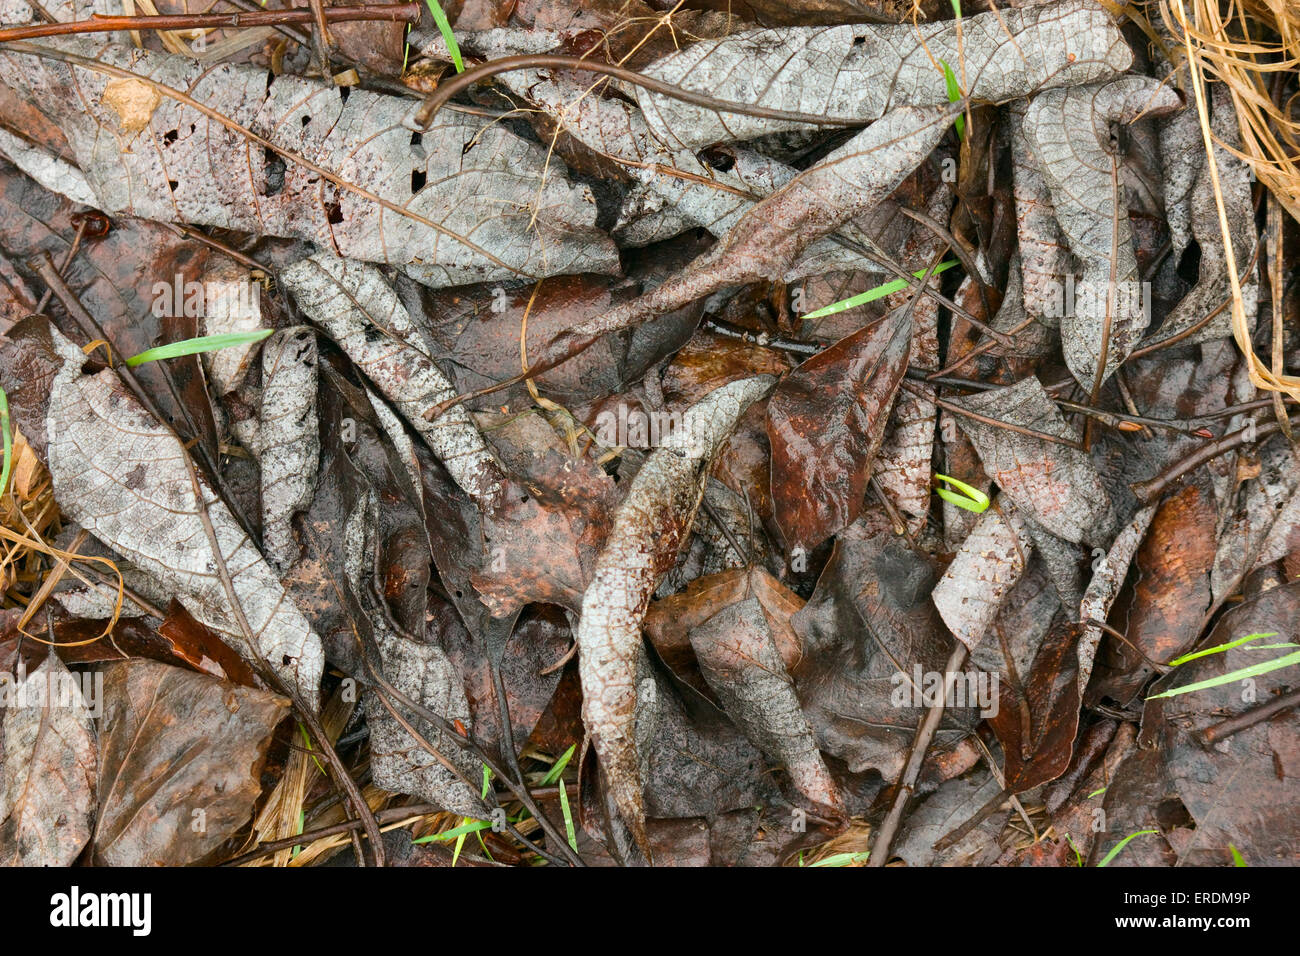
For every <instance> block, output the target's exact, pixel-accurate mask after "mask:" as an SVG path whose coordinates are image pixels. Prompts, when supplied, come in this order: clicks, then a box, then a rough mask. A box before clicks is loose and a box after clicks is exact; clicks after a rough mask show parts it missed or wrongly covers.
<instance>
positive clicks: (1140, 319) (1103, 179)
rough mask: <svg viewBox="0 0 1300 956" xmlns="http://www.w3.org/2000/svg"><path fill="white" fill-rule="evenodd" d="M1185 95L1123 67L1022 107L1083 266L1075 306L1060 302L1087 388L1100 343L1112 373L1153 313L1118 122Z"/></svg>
mask: <svg viewBox="0 0 1300 956" xmlns="http://www.w3.org/2000/svg"><path fill="white" fill-rule="evenodd" d="M1181 105H1182V101H1181V99H1180V98H1179V96H1178V94H1177V93H1176V92H1175V91H1174V90H1171V89H1169V88H1168V87H1166V86H1164V85H1162V84H1161V83H1160V81H1158V80H1153V79H1149V78H1147V77H1142V76H1126V77H1123V78H1121V79H1118V80H1113V81H1111V82H1109V83H1101V84H1096V85H1093V86H1076V87H1071V88H1068V89H1053V90H1046V91H1044V92H1042V93H1040V94H1038V96H1036V97H1035V98H1034V100H1033V102H1032V103H1030V104H1029V109H1028V111H1027V112H1026V114H1025V128H1024V131H1025V136H1026V138H1027V139H1028V140H1029V142H1030V144H1031V145H1032V148H1033V151H1034V157H1035V159H1037V161H1038V164H1039V167H1040V169H1041V170H1042V173H1043V178H1044V179H1045V180H1046V182H1047V186H1048V189H1049V190H1050V191H1051V198H1052V205H1053V206H1054V207H1055V209H1056V218H1057V221H1058V223H1059V224H1060V227H1061V232H1062V233H1063V234H1064V235H1065V237H1066V239H1067V240H1068V241H1069V244H1070V251H1071V252H1073V253H1074V255H1075V257H1076V258H1077V259H1078V260H1079V262H1080V264H1081V266H1082V274H1081V277H1080V281H1079V285H1078V287H1077V288H1076V292H1075V300H1074V308H1073V309H1072V310H1071V309H1069V308H1065V309H1063V312H1064V313H1065V314H1063V315H1062V316H1061V341H1062V343H1063V345H1064V348H1065V362H1066V364H1067V365H1068V366H1069V367H1070V371H1071V372H1072V373H1073V374H1074V377H1075V378H1076V379H1078V381H1079V382H1080V384H1082V385H1083V386H1084V388H1086V389H1091V388H1092V387H1093V383H1094V382H1095V381H1096V379H1097V373H1098V367H1099V366H1100V364H1101V362H1102V360H1103V359H1102V356H1103V352H1104V354H1105V363H1106V364H1105V369H1104V370H1103V372H1102V375H1101V378H1102V379H1103V380H1105V379H1106V378H1108V377H1110V375H1111V374H1113V373H1114V371H1115V369H1117V368H1119V366H1120V364H1121V363H1122V362H1123V361H1124V360H1125V359H1126V358H1128V356H1129V353H1130V352H1132V351H1133V349H1134V347H1135V346H1136V345H1137V343H1138V339H1140V338H1141V337H1142V333H1143V332H1144V331H1145V329H1146V326H1147V324H1148V323H1149V322H1150V320H1151V317H1150V315H1148V314H1147V313H1146V311H1145V309H1144V308H1143V301H1144V297H1143V295H1142V292H1141V286H1140V282H1139V275H1138V267H1137V256H1136V255H1135V254H1134V251H1133V231H1132V228H1131V227H1130V225H1129V218H1128V207H1127V206H1126V205H1125V202H1124V195H1123V186H1122V185H1121V182H1120V177H1119V172H1118V168H1119V167H1118V163H1119V160H1118V158H1117V156H1116V151H1115V149H1114V148H1113V147H1112V145H1111V139H1112V134H1111V124H1112V123H1128V122H1132V121H1133V120H1135V119H1136V118H1137V117H1139V116H1141V115H1157V116H1158V115H1160V114H1161V113H1164V112H1168V111H1170V110H1173V109H1176V108H1178V107H1179V106H1181ZM1107 329H1109V331H1107Z"/></svg>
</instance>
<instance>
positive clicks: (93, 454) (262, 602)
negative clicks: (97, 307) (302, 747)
mask: <svg viewBox="0 0 1300 956" xmlns="http://www.w3.org/2000/svg"><path fill="white" fill-rule="evenodd" d="M50 335H51V336H52V338H53V340H54V343H55V346H56V348H57V349H58V350H59V355H60V357H61V358H62V360H63V366H62V368H61V369H60V370H59V371H58V373H57V374H56V375H55V377H54V380H53V382H52V383H51V388H50V398H49V407H48V412H47V416H46V430H47V433H48V435H49V468H50V475H51V477H52V478H53V481H54V495H55V498H56V499H57V501H58V502H59V507H60V508H62V509H63V512H64V513H65V514H66V515H68V516H69V517H71V518H73V519H74V520H76V521H77V522H79V523H80V524H81V525H82V527H84V528H86V529H87V530H88V531H90V532H91V533H92V534H93V535H95V537H97V538H99V539H100V540H101V541H103V542H104V543H105V544H107V545H108V546H109V547H111V548H113V549H114V550H115V551H117V552H118V553H120V554H122V555H123V556H125V557H127V558H129V559H130V561H131V562H132V563H133V564H134V565H135V566H136V567H137V568H139V569H140V570H141V571H143V572H144V573H146V574H147V575H149V576H150V577H151V578H153V579H155V580H156V581H157V582H158V583H159V584H160V585H161V586H162V587H163V588H165V589H166V590H168V591H169V592H171V593H172V594H174V595H175V596H176V597H177V598H179V599H180V601H181V603H183V604H184V605H185V607H186V609H187V610H188V611H189V612H190V613H191V614H193V615H194V617H196V618H197V619H198V620H199V621H201V622H202V623H204V624H206V625H207V626H208V627H210V628H212V629H213V630H215V631H217V632H218V633H219V634H220V635H221V636H222V639H223V640H225V641H226V642H227V643H229V644H230V645H231V646H232V647H234V648H235V649H236V650H237V651H238V652H239V654H240V656H241V657H243V658H244V659H245V660H246V661H248V662H249V663H250V664H251V665H253V666H254V667H256V666H258V664H259V658H261V659H262V660H264V661H265V662H266V663H267V665H269V666H270V667H271V668H272V669H273V670H274V671H275V672H276V673H277V674H279V676H280V677H281V678H282V679H283V680H284V681H285V682H287V683H288V684H290V685H291V686H294V687H296V688H297V690H298V692H299V693H300V694H301V695H302V698H303V699H304V700H305V701H307V703H308V705H309V706H315V704H316V702H317V700H318V697H319V685H320V678H321V671H322V668H323V666H324V659H323V656H322V652H321V643H320V638H319V637H318V636H317V635H316V633H315V632H314V631H313V630H312V628H311V625H310V624H309V623H308V622H307V619H306V618H305V617H304V616H303V614H302V612H301V611H300V610H299V609H298V608H297V606H296V605H295V604H294V603H293V601H292V600H290V598H289V596H288V595H287V594H286V593H285V590H284V588H283V587H282V586H281V585H280V582H279V580H278V578H277V576H276V574H275V572H274V571H272V570H271V568H270V566H269V565H268V564H267V563H266V560H265V559H264V558H263V557H262V555H261V553H260V552H259V551H258V550H257V546H256V545H255V544H254V543H253V541H252V540H251V539H250V538H249V537H248V535H247V534H246V533H245V532H244V530H243V529H242V528H241V527H240V526H239V523H238V522H237V521H236V520H235V518H234V516H233V515H232V514H231V513H230V511H229V509H228V508H227V507H226V505H225V503H224V502H223V501H222V500H221V498H220V496H219V495H217V494H216V492H214V491H213V490H212V488H211V487H209V485H208V484H207V482H206V480H204V479H203V477H202V476H201V475H200V476H199V478H198V483H199V490H200V492H201V493H202V495H203V500H202V502H201V503H200V501H199V500H198V499H196V498H195V493H194V487H193V485H192V483H191V478H190V470H189V466H188V465H187V462H186V451H185V449H184V448H183V447H182V445H181V443H180V441H179V440H178V439H177V438H176V436H175V434H174V433H172V432H171V431H170V430H168V429H167V428H165V427H164V426H162V425H160V424H159V423H158V422H157V421H156V420H155V419H154V418H153V416H151V415H150V414H149V413H148V412H147V411H145V409H144V408H143V407H141V406H140V404H139V402H137V401H136V399H135V398H134V397H133V396H132V395H131V394H130V392H128V391H127V390H126V389H125V388H124V387H123V385H122V383H121V381H120V380H119V379H118V377H117V376H116V375H115V374H114V373H113V372H112V371H109V370H107V369H106V370H104V371H101V372H98V373H97V374H94V375H84V374H82V371H81V367H82V364H83V362H84V361H85V356H84V355H83V354H82V352H81V350H80V349H78V348H77V347H76V346H74V345H73V344H72V343H71V342H69V341H68V340H67V339H66V338H64V337H63V336H62V335H61V334H60V333H59V332H58V331H57V330H56V329H54V328H53V327H51V328H50ZM200 508H203V509H205V510H206V511H207V513H208V515H209V516H210V518H211V521H212V525H213V529H214V530H215V532H216V538H217V542H218V544H219V545H220V548H221V557H222V560H223V562H224V563H225V565H226V567H227V568H228V569H229V573H230V578H231V582H232V583H233V585H234V590H235V595H236V597H237V598H238V599H239V602H240V604H241V606H242V608H243V613H244V615H245V616H246V617H247V619H248V624H249V627H250V629H251V631H252V634H253V638H254V640H255V641H256V642H257V647H256V648H255V649H254V648H249V647H248V646H247V644H246V642H245V640H244V634H243V631H242V629H241V627H240V625H239V623H238V620H237V618H236V616H235V612H234V610H233V609H232V608H231V606H230V602H229V600H228V598H227V596H226V591H225V588H224V587H223V585H222V582H221V578H220V576H219V573H218V566H217V562H216V558H215V556H214V555H213V553H212V546H211V544H210V542H209V539H208V534H207V532H206V530H205V528H204V524H203V519H202V518H201V516H200Z"/></svg>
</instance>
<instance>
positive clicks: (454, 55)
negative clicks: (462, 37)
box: [424, 0, 465, 73]
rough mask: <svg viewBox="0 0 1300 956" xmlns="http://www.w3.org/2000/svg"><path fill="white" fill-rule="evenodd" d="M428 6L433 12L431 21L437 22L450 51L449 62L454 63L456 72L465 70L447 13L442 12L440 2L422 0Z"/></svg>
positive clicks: (436, 0)
mask: <svg viewBox="0 0 1300 956" xmlns="http://www.w3.org/2000/svg"><path fill="white" fill-rule="evenodd" d="M424 2H425V3H426V4H427V5H428V7H429V12H430V13H432V14H433V22H434V23H436V24H438V32H439V33H441V34H442V38H443V39H444V40H446V41H447V49H448V50H450V51H451V62H452V63H454V64H455V65H456V72H457V73H464V72H465V61H464V60H462V59H461V58H460V47H458V46H457V45H456V35H455V34H454V33H452V32H451V22H450V21H449V20H448V19H447V14H445V13H443V12H442V4H440V3H439V2H438V0H424Z"/></svg>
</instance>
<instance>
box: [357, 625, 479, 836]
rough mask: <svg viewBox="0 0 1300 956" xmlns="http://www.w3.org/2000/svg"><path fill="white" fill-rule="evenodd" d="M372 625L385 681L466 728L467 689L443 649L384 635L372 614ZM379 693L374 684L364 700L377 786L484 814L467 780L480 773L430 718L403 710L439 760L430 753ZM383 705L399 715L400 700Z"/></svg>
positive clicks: (461, 811) (465, 813)
mask: <svg viewBox="0 0 1300 956" xmlns="http://www.w3.org/2000/svg"><path fill="white" fill-rule="evenodd" d="M372 624H373V625H374V627H375V632H376V634H375V638H376V641H377V642H378V644H379V651H380V654H381V656H382V658H383V665H384V677H385V679H386V680H387V681H388V682H389V683H391V684H392V685H393V686H394V687H395V688H396V689H397V690H398V691H400V692H401V693H403V694H405V695H406V696H407V697H409V698H411V699H412V700H414V701H417V702H418V703H420V704H421V705H423V706H424V707H427V708H428V709H429V710H431V711H433V712H434V713H436V714H439V715H441V716H442V717H443V718H444V719H446V720H447V721H448V722H454V721H457V720H459V721H461V723H462V724H464V725H465V726H466V727H469V726H470V725H471V719H470V711H469V702H468V701H467V700H466V699H465V687H464V685H463V684H462V683H461V679H460V675H459V674H458V673H457V672H456V669H455V668H454V667H452V666H451V662H450V661H448V660H447V655H446V654H445V653H444V652H443V650H442V648H440V647H438V646H437V645H436V644H416V643H415V642H414V641H411V640H408V639H407V638H405V637H402V636H400V635H397V634H390V633H386V632H385V630H384V629H383V628H382V626H381V625H380V624H379V623H378V622H377V621H375V620H374V619H373V618H372ZM382 693H383V690H382V689H381V688H376V689H375V690H374V691H372V692H371V693H368V694H367V695H366V698H365V701H366V720H367V723H368V724H369V725H370V753H371V758H370V761H371V763H370V765H371V768H372V769H373V771H374V776H375V785H376V786H379V787H382V788H383V789H385V790H390V791H392V792H393V793H405V794H410V795H412V796H415V797H419V798H420V799H421V800H424V801H427V802H429V803H434V804H436V805H438V806H440V807H443V808H445V809H447V810H449V811H452V812H454V813H457V814H460V815H461V816H469V817H474V818H476V819H481V818H483V817H484V816H485V810H484V807H483V802H482V801H481V800H480V799H479V797H478V794H477V793H476V792H475V790H474V789H473V787H472V786H471V784H470V783H469V781H475V782H476V779H477V777H478V776H480V775H481V773H482V771H481V770H480V769H478V768H477V767H476V766H474V764H473V761H466V759H465V758H464V757H463V756H462V754H463V751H462V750H461V749H460V748H459V747H457V746H456V745H455V744H453V743H452V742H451V741H450V740H447V739H446V738H445V737H444V736H443V734H442V733H441V732H440V731H439V730H438V729H437V728H436V727H434V726H433V725H432V724H430V723H429V722H428V721H426V720H423V719H421V718H418V717H416V718H412V717H411V715H409V714H404V715H403V719H404V720H405V721H407V722H408V723H410V724H411V725H412V726H414V727H415V729H416V730H417V731H418V732H419V733H420V736H421V737H423V738H424V740H425V741H427V742H428V743H429V744H430V745H432V746H433V747H434V748H435V749H436V750H437V751H438V753H439V754H440V755H441V756H442V760H439V758H438V756H435V755H434V754H431V753H429V751H428V750H427V749H426V748H425V747H424V746H423V745H422V744H421V743H420V742H419V741H417V740H416V739H415V738H414V737H413V736H411V734H410V732H409V731H407V729H406V728H405V727H403V726H402V723H401V721H399V720H398V719H397V717H395V716H393V714H392V713H390V712H389V710H388V707H385V706H384V703H383V702H381V701H380V699H379V695H380V694H382ZM387 703H388V704H389V706H391V707H392V708H393V709H394V710H396V711H397V712H398V713H399V714H400V713H402V706H401V704H400V703H398V702H396V701H392V700H389V701H388V702H387ZM443 761H445V763H444V762H443Z"/></svg>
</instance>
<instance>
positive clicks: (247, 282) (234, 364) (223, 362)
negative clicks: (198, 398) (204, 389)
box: [202, 263, 266, 396]
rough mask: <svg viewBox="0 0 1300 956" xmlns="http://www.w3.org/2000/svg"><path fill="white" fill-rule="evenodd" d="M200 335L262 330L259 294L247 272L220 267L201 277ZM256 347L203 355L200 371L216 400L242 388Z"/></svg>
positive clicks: (243, 347) (257, 286)
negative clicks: (205, 376) (210, 386)
mask: <svg viewBox="0 0 1300 956" xmlns="http://www.w3.org/2000/svg"><path fill="white" fill-rule="evenodd" d="M203 284H204V287H205V295H204V300H203V334H204V335H229V334H231V333H240V332H243V333H248V332H256V331H258V330H259V329H262V328H265V327H266V325H265V322H264V320H263V317H262V290H261V286H259V285H257V284H256V283H255V282H254V281H253V280H252V278H251V277H250V276H249V274H248V271H247V270H245V269H240V268H237V267H234V266H233V265H227V264H225V263H222V264H220V265H218V266H217V267H216V268H214V269H211V270H209V271H208V272H207V273H206V274H205V275H204V276H203ZM258 348H259V345H258V343H255V342H254V343H248V344H244V345H232V346H228V347H226V348H223V349H217V350H215V351H212V352H204V353H203V356H202V357H203V368H204V370H205V371H206V372H207V373H208V381H209V382H210V383H211V385H212V391H213V393H214V394H215V395H217V396H223V395H226V394H227V393H229V392H233V391H234V390H235V389H237V388H238V387H239V386H240V385H241V384H243V381H244V376H245V375H247V374H248V370H249V368H250V367H251V366H252V364H253V359H254V357H256V355H257V352H258Z"/></svg>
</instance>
